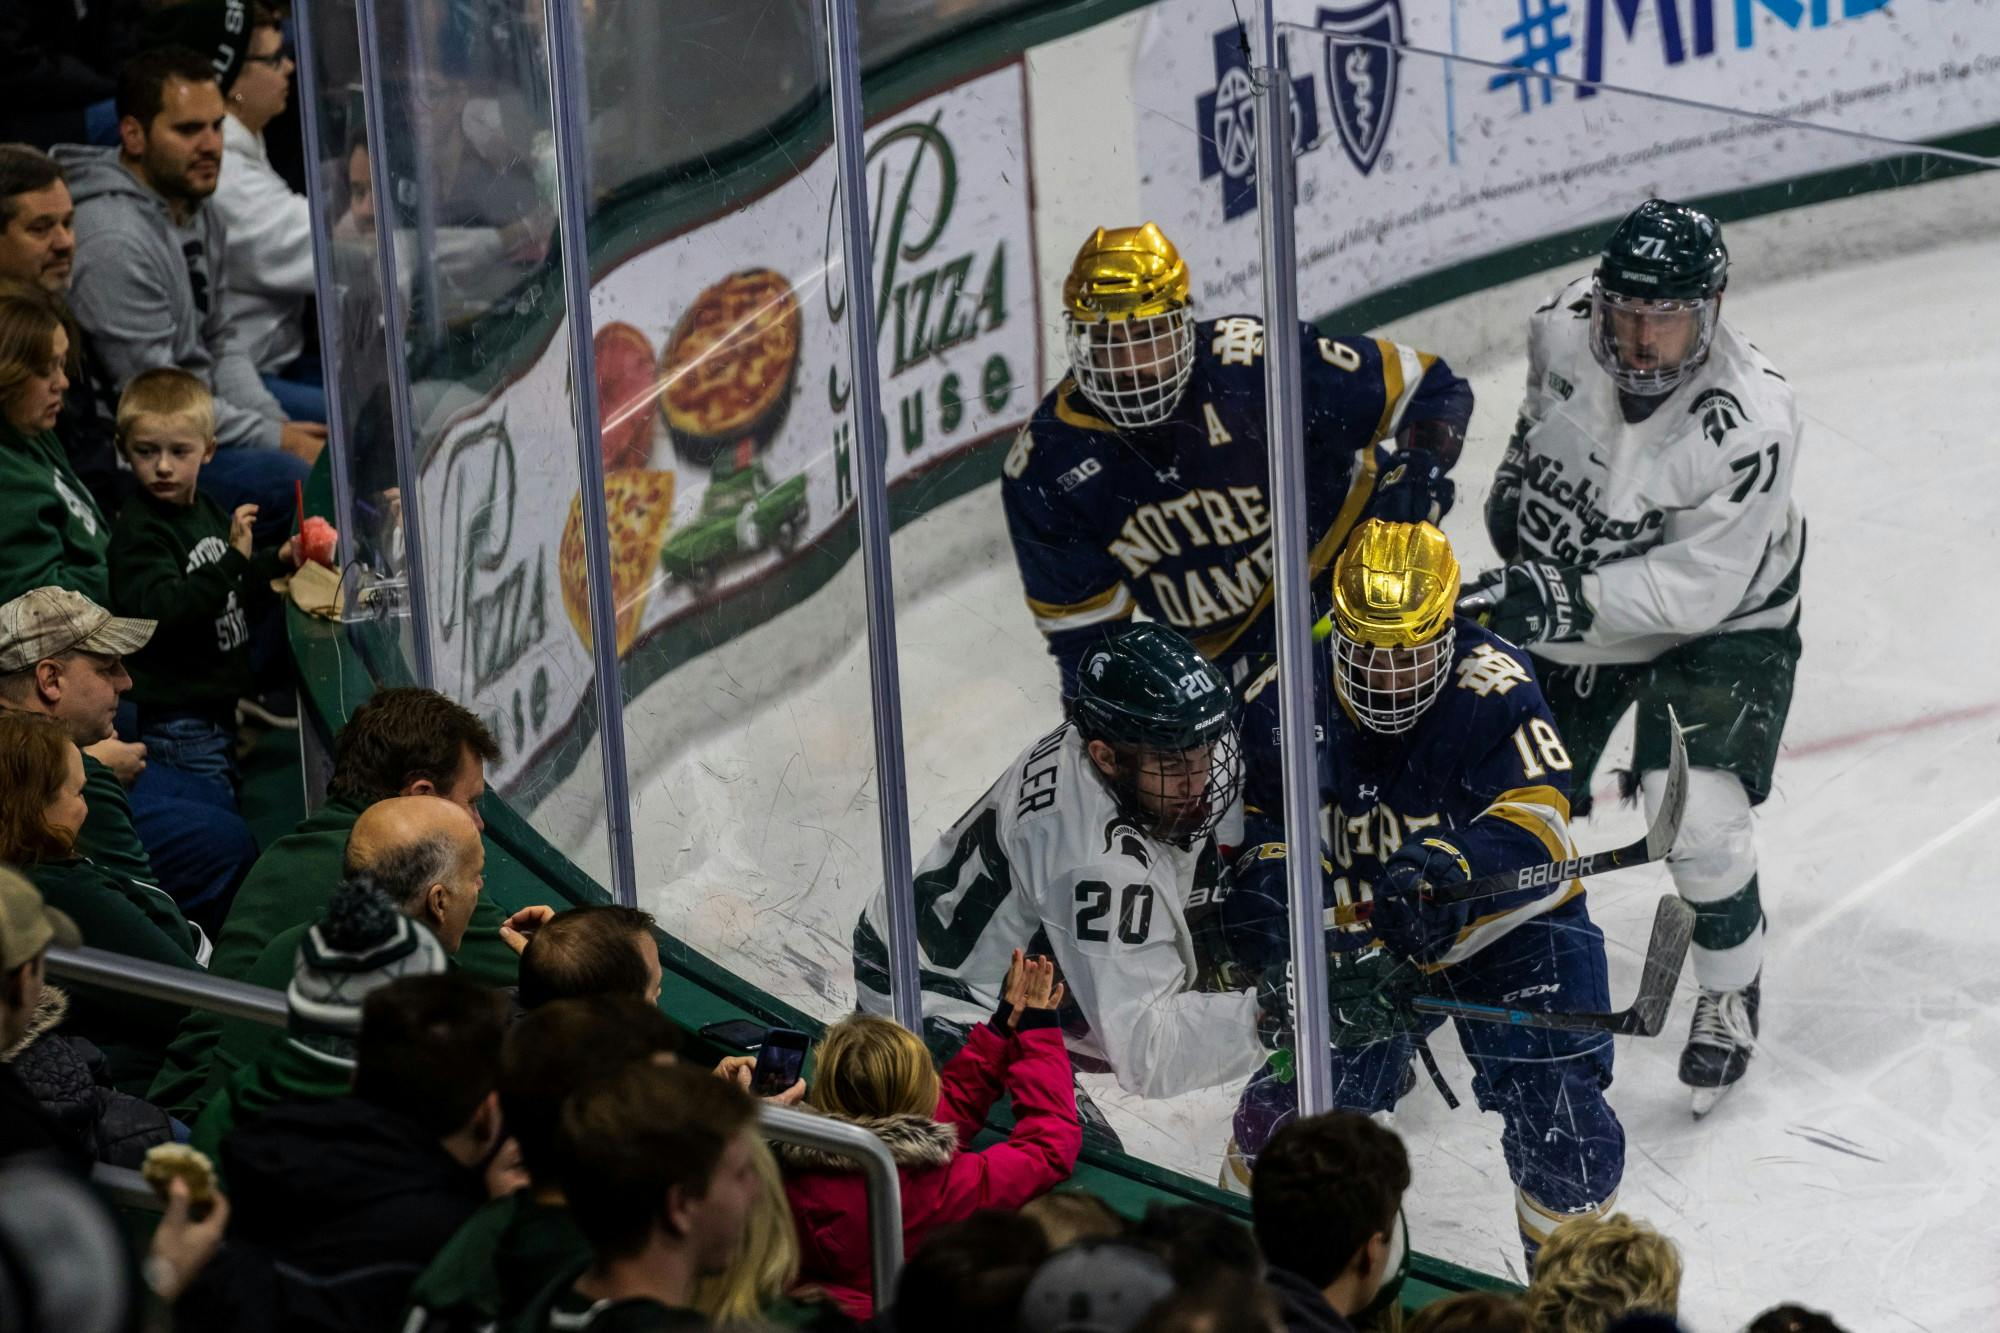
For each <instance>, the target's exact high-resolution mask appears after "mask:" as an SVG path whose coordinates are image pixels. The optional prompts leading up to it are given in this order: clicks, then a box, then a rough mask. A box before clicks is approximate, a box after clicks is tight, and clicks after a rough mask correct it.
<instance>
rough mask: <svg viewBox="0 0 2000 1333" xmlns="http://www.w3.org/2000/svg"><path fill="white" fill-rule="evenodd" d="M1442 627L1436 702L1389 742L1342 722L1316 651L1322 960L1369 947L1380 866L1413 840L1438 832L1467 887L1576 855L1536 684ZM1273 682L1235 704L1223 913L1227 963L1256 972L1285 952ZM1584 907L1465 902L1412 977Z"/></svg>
mask: <svg viewBox="0 0 2000 1333" xmlns="http://www.w3.org/2000/svg"><path fill="white" fill-rule="evenodd" d="M1455 623H1456V625H1457V629H1458V637H1457V641H1456V643H1455V644H1454V645H1453V649H1452V662H1451V666H1450V668H1449V671H1450V675H1449V677H1448V679H1447V683H1446V685H1445V687H1444V690H1443V691H1442V692H1441V693H1440V694H1439V695H1438V697H1437V700H1436V702H1434V703H1432V704H1431V706H1430V707H1429V708H1427V709H1426V710H1425V711H1424V713H1423V715H1422V716H1421V717H1419V718H1418V719H1417V723H1416V725H1415V726H1414V727H1413V728H1411V729H1410V730H1409V731H1407V732H1403V733H1401V734H1399V735H1386V734H1383V733H1381V732H1376V731H1371V730H1369V729H1368V728H1366V727H1363V726H1361V725H1359V724H1358V723H1356V722H1355V720H1354V719H1353V718H1352V717H1351V716H1350V715H1349V714H1348V713H1347V712H1346V710H1345V709H1344V708H1343V707H1342V706H1341V705H1340V704H1339V703H1338V702H1337V701H1336V699H1337V696H1335V694H1334V692H1333V689H1332V685H1331V682H1332V676H1331V675H1330V672H1331V671H1332V669H1333V664H1332V651H1331V648H1330V646H1329V645H1328V644H1326V643H1321V644H1319V645H1317V651H1316V652H1315V654H1314V657H1315V662H1316V669H1315V678H1316V686H1317V689H1316V693H1317V696H1318V699H1317V705H1316V707H1317V711H1318V715H1319V717H1320V719H1321V723H1320V727H1319V731H1320V737H1319V745H1318V747H1317V748H1318V756H1319V781H1320V801H1321V820H1322V826H1321V830H1320V834H1321V838H1322V839H1323V848H1322V855H1323V857H1324V858H1325V874H1324V877H1323V892H1324V895H1325V905H1326V909H1325V910H1326V925H1327V930H1328V945H1329V947H1330V948H1333V949H1335V950H1345V949H1350V948H1359V947H1361V946H1362V945H1365V944H1367V943H1368V942H1369V940H1370V939H1371V937H1372V932H1371V931H1370V930H1369V926H1368V918H1369V914H1370V912H1371V911H1372V908H1373V903H1374V884H1375V881H1376V880H1377V878H1379V876H1380V874H1381V867H1382V863H1383V862H1384V861H1386V860H1387V859H1388V858H1389V857H1390V856H1392V855H1394V854H1395V852H1396V851H1397V850H1399V849H1400V848H1401V847H1402V846H1403V844H1404V843H1406V842H1408V841H1410V840H1411V839H1413V838H1420V837H1422V836H1424V834H1425V831H1426V830H1432V829H1436V830H1446V829H1449V830H1451V832H1450V833H1449V835H1448V836H1449V837H1450V839H1451V841H1452V843H1453V844H1454V845H1455V846H1457V847H1458V848H1459V850H1460V851H1462V852H1464V854H1465V859H1466V862H1467V864H1468V865H1469V866H1470V867H1471V871H1472V875H1473V877H1474V878H1477V877H1479V876H1481V875H1486V874H1491V873H1494V872H1496V871H1501V870H1509V869H1513V868H1515V867H1517V866H1524V865H1531V864H1534V863H1536V862H1541V861H1552V860H1562V859H1565V858H1567V857H1570V856H1574V855H1576V851H1575V847H1574V844H1573V843H1572V842H1571V840H1570V834H1569V791H1570V777H1571V774H1570V759H1569V755H1568V754H1567V753H1565V752H1564V750H1563V745H1562V738H1561V737H1560V736H1559V735H1558V734H1557V732H1556V727H1555V721H1554V719H1553V717H1552V716H1551V715H1550V713H1549V706H1548V704H1547V703H1546V702H1545V701H1544V700H1543V698H1542V692H1541V689H1540V687H1539V686H1537V685H1536V683H1535V678H1534V673H1533V672H1532V671H1531V670H1530V669H1529V666H1528V664H1527V662H1526V661H1525V660H1524V656H1523V655H1522V653H1521V652H1520V650H1519V649H1517V648H1513V647H1510V646H1509V645H1508V644H1506V643H1505V642H1504V641H1502V640H1500V639H1498V638H1496V637H1494V636H1493V635H1492V634H1490V633H1488V632H1487V631H1486V630H1484V629H1481V628H1480V627H1479V626H1478V625H1476V624H1474V623H1473V622H1471V621H1469V620H1465V619H1463V618H1460V619H1459V620H1457V621H1456V622H1455ZM1276 683H1277V668H1276V667H1272V668H1270V669H1269V670H1267V671H1266V672H1265V673H1264V674H1263V675H1262V676H1260V677H1258V679H1257V680H1256V681H1254V682H1252V684H1251V686H1250V688H1249V689H1248V690H1247V691H1246V692H1245V696H1246V697H1245V700H1244V716H1243V757H1244V763H1245V765H1246V771H1247V777H1246V788H1245V793H1244V841H1243V848H1242V850H1241V851H1240V852H1239V853H1238V856H1237V863H1236V867H1237V868H1236V876H1235V888H1234V891H1233V892H1232V893H1231V894H1230V895H1229V897H1228V898H1227V900H1226V901H1225V902H1224V904H1223V918H1224V922H1225V929H1226V931H1227V933H1228V937H1229V948H1230V952H1231V953H1232V955H1234V956H1235V957H1237V958H1239V959H1241V960H1242V961H1245V962H1251V963H1257V964H1266V963H1269V962H1270V961H1271V960H1273V959H1281V958H1283V957H1284V955H1285V952H1286V950H1287V948H1288V946H1287V944H1286V933H1285V932H1286V926H1285V903H1286V899H1287V891H1286V886H1285V879H1284V860H1285V857H1286V846H1285V829H1284V822H1283V788H1282V785H1281V784H1282V781H1283V778H1282V772H1283V769H1282V765H1281V763H1280V760H1279V757H1278V691H1277V690H1276V689H1275V688H1273V687H1274V686H1275V685H1276ZM1582 894H1583V885H1582V883H1581V882H1580V881H1577V880H1569V881H1566V882H1558V883H1555V884H1551V885H1546V886H1543V887H1540V888H1533V889H1520V890H1514V891H1511V892H1509V893H1506V894H1503V895H1501V896H1498V897H1495V898H1492V899H1489V900H1486V901H1484V902H1481V903H1478V904H1475V905H1474V908H1473V912H1472V915H1471V918H1470V919H1469V920H1468V922H1467V923H1466V925H1465V927H1464V928H1463V929H1462V930H1460V931H1459V933H1458V937H1457V938H1456V939H1455V940H1452V941H1451V942H1450V943H1449V945H1448V947H1443V948H1442V949H1433V950H1430V951H1429V952H1430V953H1431V954H1432V956H1433V957H1434V958H1435V961H1433V962H1431V963H1428V964H1426V965H1425V966H1426V970H1430V971H1436V970H1438V969H1440V968H1444V967H1449V966H1451V965H1453V964H1455V963H1460V962H1463V961H1465V960H1466V959H1468V958H1471V957H1472V956H1473V955H1475V954H1477V953H1478V952H1479V951H1480V950H1481V949H1484V948H1485V947H1486V946H1488V945H1490V944H1492V943H1493V942H1494V941H1495V940H1497V939H1500V938H1501V937H1502V936H1504V935H1506V934H1507V933H1509V932H1510V931H1512V930H1514V929H1515V928H1517V927H1518V926H1520V925H1522V924H1523V923H1524V922H1528V921H1532V920H1534V919H1535V918H1536V917H1539V916H1542V915H1544V914H1546V913H1549V912H1552V911H1555V910H1557V909H1559V908H1562V907H1563V906H1564V905H1565V904H1567V903H1569V902H1571V901H1572V900H1575V899H1578V898H1580V897H1581V896H1582ZM1577 907H1578V909H1579V910H1580V909H1581V907H1582V904H1581V903H1580V902H1579V903H1577ZM1439 943H1440V944H1442V943H1443V942H1442V941H1440V942H1439Z"/></svg>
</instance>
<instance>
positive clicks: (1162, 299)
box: [1063, 222, 1194, 428]
mask: <svg viewBox="0 0 2000 1333" xmlns="http://www.w3.org/2000/svg"><path fill="white" fill-rule="evenodd" d="M1063 313H1064V317H1065V318H1064V326H1065V327H1064V333H1065V344H1066V346H1067V348H1068V351H1069V364H1070V371H1071V374H1072V375H1073V377H1074V378H1075V380H1076V384H1077V387H1078V388H1079V389H1081V390H1082V391H1083V396H1084V397H1085V398H1087V399H1089V400H1090V403H1091V405H1092V406H1094V407H1095V408H1096V409H1097V410H1098V411H1099V412H1101V413H1102V414H1103V415H1104V418H1105V419H1106V420H1107V421H1109V422H1110V423H1111V424H1112V425H1114V426H1120V427H1126V428H1131V427H1141V426H1152V425H1157V424H1158V423H1160V422H1162V421H1165V420H1166V419H1167V418H1168V417H1169V416H1171V415H1172V414H1173V410H1174V407H1175V405H1176V404H1178V403H1179V402H1180V396H1181V391H1182V390H1183V389H1184V388H1185V387H1186V386H1187V382H1188V377H1189V376H1190V375H1191V374H1192V373H1193V371H1194V321H1193V319H1192V318H1191V316H1190V311H1189V306H1188V270H1187V264H1186V263H1184V262H1183V261H1182V259H1181V256H1180V251H1178V250H1176V249H1175V248H1174V243H1173V242H1172V241H1170V240H1168V239H1167V235H1166V233H1165V232H1163V231H1161V230H1160V229H1159V227H1158V225H1157V224H1155V223H1151V222H1148V223H1146V224H1145V225H1144V226H1141V227H1099V228H1098V229H1097V230H1096V231H1094V232H1092V233H1091V235H1090V239H1089V240H1087V241H1085V242H1084V243H1083V248H1082V249H1081V250H1079V251H1077V253H1076V260H1075V262H1074V263H1072V264H1071V265H1070V269H1069V276H1068V277H1067V278H1065V279H1064V280H1063Z"/></svg>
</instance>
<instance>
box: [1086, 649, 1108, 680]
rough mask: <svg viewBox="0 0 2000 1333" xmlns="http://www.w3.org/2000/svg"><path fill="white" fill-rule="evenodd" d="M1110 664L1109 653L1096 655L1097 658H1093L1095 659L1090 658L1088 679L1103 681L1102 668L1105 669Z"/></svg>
mask: <svg viewBox="0 0 2000 1333" xmlns="http://www.w3.org/2000/svg"><path fill="white" fill-rule="evenodd" d="M1110 664H1111V654H1110V653H1099V654H1098V655H1097V656H1095V657H1093V658H1091V659H1090V678H1091V679H1092V680H1103V679H1104V668H1105V667H1107V666H1109V665H1110Z"/></svg>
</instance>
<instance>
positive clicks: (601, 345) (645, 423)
mask: <svg viewBox="0 0 2000 1333" xmlns="http://www.w3.org/2000/svg"><path fill="white" fill-rule="evenodd" d="M591 344H592V346H591V351H592V359H593V360H594V361H596V363H597V410H598V415H599V418H600V420H601V422H602V425H603V431H602V433H601V434H600V435H599V437H598V439H599V442H600V443H601V444H602V445H603V446H604V470H605V471H606V472H618V471H621V470H622V469H625V468H635V467H644V466H646V460H647V458H648V457H649V456H650V455H651V454H652V452H653V398H654V397H655V395H657V394H658V393H659V391H660V385H659V381H658V379H657V378H656V377H655V376H654V374H653V344H652V343H650V342H648V341H647V340H646V335H645V334H643V333H641V332H639V330H637V329H635V328H633V327H632V326H631V325H630V324H618V323H613V324H606V325H605V326H604V327H603V328H601V329H599V330H598V331H597V334H596V336H595V337H594V338H592V340H591Z"/></svg>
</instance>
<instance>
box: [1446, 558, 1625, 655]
mask: <svg viewBox="0 0 2000 1333" xmlns="http://www.w3.org/2000/svg"><path fill="white" fill-rule="evenodd" d="M1583 575H1584V570H1583V569H1582V567H1580V566H1569V567H1564V566H1561V565H1557V564H1553V563H1551V562H1549V561H1546V560H1531V561H1528V562H1525V563H1523V564H1518V565H1505V566H1502V567H1501V568H1499V569H1490V570H1488V571H1487V572H1486V573H1484V574H1482V575H1480V576H1479V578H1478V580H1477V581H1475V582H1473V583H1471V584H1468V585H1467V586H1466V587H1465V588H1463V589H1461V590H1460V594H1459V599H1458V608H1457V609H1458V613H1459V614H1460V615H1462V616H1470V617H1472V618H1473V619H1475V620H1477V621H1478V622H1479V623H1480V624H1482V625H1484V626H1485V627H1486V628H1488V629H1490V630H1492V631H1493V632H1494V633H1495V634H1497V635H1499V636H1500V637H1501V638H1503V639H1505V640H1507V641H1508V642H1509V643H1513V644H1517V645H1519V646H1521V647H1523V648H1525V647H1527V646H1529V645H1530V644H1536V643H1573V642H1575V641H1576V640H1577V639H1580V638H1582V637H1583V635H1584V633H1585V631H1587V630H1588V629H1589V628H1590V624H1591V621H1592V620H1593V619H1594V613H1593V612H1592V611H1591V609H1590V603H1588V602H1586V601H1585V600H1584V597H1583Z"/></svg>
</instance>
